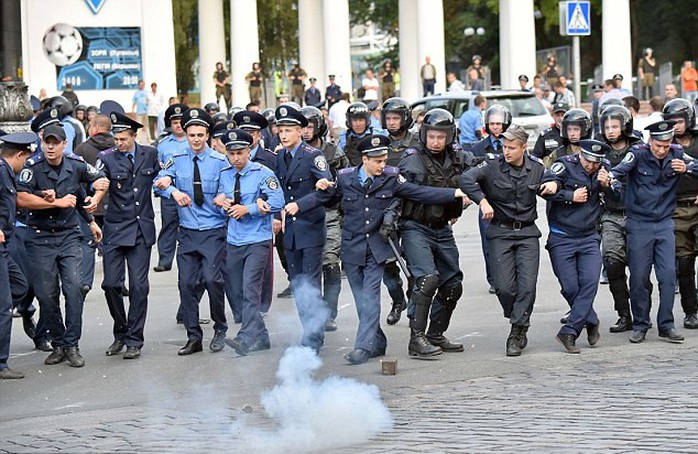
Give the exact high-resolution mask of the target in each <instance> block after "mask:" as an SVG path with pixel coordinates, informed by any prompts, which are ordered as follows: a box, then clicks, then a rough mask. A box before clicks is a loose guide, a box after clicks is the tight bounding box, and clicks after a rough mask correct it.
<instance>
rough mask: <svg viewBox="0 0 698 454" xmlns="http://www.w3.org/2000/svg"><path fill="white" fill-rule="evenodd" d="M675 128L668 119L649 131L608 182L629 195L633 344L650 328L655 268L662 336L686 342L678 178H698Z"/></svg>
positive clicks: (671, 340)
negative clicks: (680, 308)
mask: <svg viewBox="0 0 698 454" xmlns="http://www.w3.org/2000/svg"><path fill="white" fill-rule="evenodd" d="M674 125H675V122H674V121H673V120H664V121H660V122H657V123H654V124H652V125H650V126H648V127H647V128H645V129H646V130H648V131H649V133H650V139H649V143H647V144H638V145H634V146H633V147H632V148H631V149H630V151H628V154H627V155H626V156H625V158H624V159H623V161H622V162H621V163H620V164H618V165H617V166H615V167H613V169H612V170H611V172H610V175H609V178H608V181H607V182H606V184H610V185H611V186H612V188H613V190H614V191H615V192H623V191H625V208H626V210H627V215H628V219H627V222H626V231H627V235H628V264H629V266H630V307H631V309H632V312H633V334H632V335H631V336H630V342H632V343H640V342H642V341H644V340H645V335H646V333H647V330H648V329H649V326H650V304H649V303H650V301H649V286H648V282H649V277H650V271H651V269H652V266H654V273H655V276H656V277H657V281H658V283H659V310H658V312H657V325H658V330H659V337H661V338H663V339H666V340H668V341H669V342H683V340H684V337H683V336H682V335H681V334H679V333H678V332H677V331H676V329H675V327H674V314H673V310H674V289H675V280H676V249H675V247H676V246H675V237H674V220H673V215H674V211H675V210H676V188H677V186H678V184H679V176H680V174H682V173H687V174H688V175H691V176H694V177H695V176H696V175H698V162H696V161H694V160H693V159H692V158H690V157H689V156H686V155H684V152H683V150H682V149H681V147H680V146H678V145H673V144H672V143H671V141H672V139H673V138H674V129H673V128H674ZM623 182H625V185H623V184H622V183H623Z"/></svg>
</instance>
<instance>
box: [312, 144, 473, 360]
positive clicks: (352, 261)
mask: <svg viewBox="0 0 698 454" xmlns="http://www.w3.org/2000/svg"><path fill="white" fill-rule="evenodd" d="M389 145H390V140H389V139H388V138H387V137H385V136H382V135H371V136H368V137H365V138H364V139H363V140H362V141H361V142H360V143H359V146H358V150H359V151H360V152H361V154H362V158H361V161H362V163H361V165H359V166H358V167H350V168H347V169H343V170H340V171H339V172H338V175H337V183H336V184H335V183H331V182H330V181H328V180H320V181H318V183H317V184H316V186H317V187H318V189H321V191H319V192H317V193H316V194H311V195H308V196H305V197H303V198H302V199H300V200H299V201H298V204H299V205H300V206H303V207H305V208H304V209H313V208H314V207H316V206H318V205H320V204H324V205H332V204H333V203H336V202H337V201H339V200H341V201H342V210H343V211H344V226H343V229H344V230H343V233H342V262H343V263H344V266H345V269H346V271H347V278H348V280H349V286H350V287H351V292H352V294H353V295H354V301H355V303H356V310H357V312H358V316H359V327H358V331H357V334H356V342H355V343H354V350H353V351H352V352H351V353H349V354H347V355H345V356H344V358H345V359H346V360H347V361H349V362H350V363H351V364H363V363H365V362H366V361H368V360H369V359H370V358H375V357H378V356H382V355H385V349H386V346H387V344H386V338H385V334H384V333H383V330H381V328H380V285H381V279H382V277H383V272H384V270H385V263H386V261H387V260H388V259H389V258H391V257H393V252H392V249H391V248H390V246H388V243H387V239H388V236H389V235H390V234H391V230H390V229H385V228H384V227H383V226H384V219H385V218H386V217H390V218H391V219H392V218H393V217H394V216H395V214H394V213H391V212H390V211H391V209H393V208H394V207H395V204H394V202H395V201H396V199H395V198H396V197H404V198H407V199H411V200H417V201H420V202H422V203H431V204H443V203H449V202H454V201H456V198H458V197H463V196H464V194H463V193H462V191H460V190H459V189H453V188H432V187H427V186H422V185H417V184H412V183H409V182H407V181H406V180H405V178H404V177H402V176H401V175H399V173H398V172H399V169H397V168H396V167H386V162H387V160H388V148H389ZM457 203H460V204H462V201H460V200H459V201H457ZM425 319H426V317H425Z"/></svg>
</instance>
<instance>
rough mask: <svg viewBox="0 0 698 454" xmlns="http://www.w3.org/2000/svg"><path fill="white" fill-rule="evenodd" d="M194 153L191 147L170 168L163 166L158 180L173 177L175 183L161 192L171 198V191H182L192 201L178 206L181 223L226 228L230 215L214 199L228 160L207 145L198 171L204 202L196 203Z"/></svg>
mask: <svg viewBox="0 0 698 454" xmlns="http://www.w3.org/2000/svg"><path fill="white" fill-rule="evenodd" d="M194 156H197V155H195V154H194V152H193V151H191V149H190V148H187V149H186V150H185V151H180V152H177V153H175V154H174V157H173V161H172V162H173V163H172V165H171V166H170V167H169V168H167V169H162V170H161V171H160V174H159V175H158V179H159V178H162V177H170V178H171V179H172V182H173V183H172V185H170V187H168V188H167V189H165V190H164V191H160V192H161V193H162V194H163V195H164V196H166V197H168V198H172V193H173V192H175V191H176V190H179V191H181V192H183V193H185V194H186V195H188V196H189V198H190V199H191V200H192V204H191V206H188V207H180V206H179V205H178V206H177V212H178V213H179V225H180V227H184V228H185V229H190V230H211V229H215V228H219V227H224V226H225V222H226V219H227V215H226V214H225V213H224V212H223V210H221V209H220V208H218V207H217V206H215V205H213V199H214V198H215V197H216V195H218V182H219V180H220V176H221V170H223V169H224V168H226V167H228V166H229V165H230V164H229V163H228V160H227V159H226V158H225V156H223V155H222V154H220V153H217V152H215V151H213V150H212V149H211V148H209V147H208V146H207V147H206V149H205V150H204V151H202V152H201V153H200V154H199V155H198V156H199V173H201V187H202V189H203V193H204V203H203V205H201V206H198V205H197V204H196V203H194Z"/></svg>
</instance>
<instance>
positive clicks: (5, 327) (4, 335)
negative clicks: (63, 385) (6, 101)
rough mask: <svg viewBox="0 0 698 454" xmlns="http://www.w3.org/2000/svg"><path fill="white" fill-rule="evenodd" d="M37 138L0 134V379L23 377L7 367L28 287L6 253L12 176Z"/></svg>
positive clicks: (12, 220) (12, 197) (13, 202)
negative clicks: (17, 310)
mask: <svg viewBox="0 0 698 454" xmlns="http://www.w3.org/2000/svg"><path fill="white" fill-rule="evenodd" d="M36 139H37V136H36V134H34V133H33V132H29V133H18V134H7V135H5V134H2V138H1V139H0V380H2V379H19V378H24V374H23V373H22V372H19V371H16V370H12V369H10V368H9V366H8V365H7V360H8V358H9V357H10V339H11V337H12V307H13V305H14V303H13V302H14V301H20V300H22V298H24V296H25V294H26V292H27V289H28V284H27V280H26V279H25V276H24V275H23V274H22V271H21V270H20V268H19V265H18V264H17V263H15V261H14V260H13V259H12V257H11V256H10V253H9V243H11V242H12V235H13V233H14V229H15V225H14V224H15V213H16V211H17V184H16V182H15V177H16V175H17V174H18V173H19V171H20V170H21V169H22V167H24V164H25V162H26V160H27V158H28V157H29V155H30V154H31V152H32V147H33V145H34V142H36Z"/></svg>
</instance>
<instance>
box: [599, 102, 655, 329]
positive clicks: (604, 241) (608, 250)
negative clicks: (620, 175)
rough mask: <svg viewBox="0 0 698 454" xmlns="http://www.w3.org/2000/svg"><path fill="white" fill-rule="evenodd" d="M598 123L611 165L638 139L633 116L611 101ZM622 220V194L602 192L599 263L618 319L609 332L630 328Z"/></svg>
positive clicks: (621, 159)
mask: <svg viewBox="0 0 698 454" xmlns="http://www.w3.org/2000/svg"><path fill="white" fill-rule="evenodd" d="M611 99H613V98H611ZM599 127H600V128H601V133H602V135H603V138H604V142H606V143H607V144H608V145H609V147H610V149H609V150H608V153H606V159H608V161H609V162H610V163H611V167H613V166H616V165H618V164H620V163H621V161H623V159H624V158H625V155H626V154H627V153H628V150H629V149H630V147H631V146H633V144H635V143H637V142H638V141H639V139H638V138H637V137H635V136H634V135H633V134H632V131H633V117H632V115H630V111H629V110H628V109H626V108H625V107H623V106H616V105H611V106H608V108H606V109H604V112H603V114H601V117H600V118H599ZM625 221H626V219H625V201H624V200H623V198H622V197H606V196H605V194H604V197H603V211H602V213H601V222H600V225H601V249H602V254H603V266H604V269H605V270H606V275H607V277H608V289H609V290H610V291H611V296H612V297H613V305H614V309H615V310H616V312H617V313H618V321H617V322H616V323H615V325H611V327H610V328H609V331H610V332H612V333H622V332H624V331H629V330H632V329H633V318H632V315H631V314H630V293H629V292H628V282H627V281H628V278H627V275H626V273H625V268H626V266H627V264H628V257H627V248H626V242H627V241H626V232H625ZM650 285H651V284H650Z"/></svg>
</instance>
